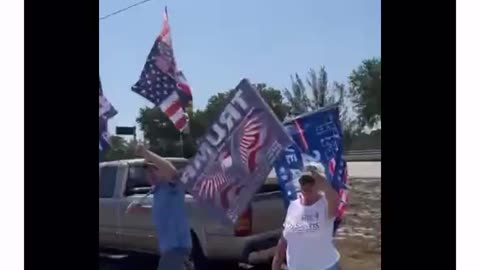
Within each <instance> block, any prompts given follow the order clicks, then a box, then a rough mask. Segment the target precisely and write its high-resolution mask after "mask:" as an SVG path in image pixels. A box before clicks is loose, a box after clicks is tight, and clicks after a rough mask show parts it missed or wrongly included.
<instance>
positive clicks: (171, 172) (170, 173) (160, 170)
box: [137, 145, 177, 180]
mask: <svg viewBox="0 0 480 270" xmlns="http://www.w3.org/2000/svg"><path fill="white" fill-rule="evenodd" d="M137 153H138V154H139V155H141V156H142V157H143V158H145V161H146V162H151V163H153V164H154V165H155V167H157V170H155V174H156V175H157V176H158V177H160V178H162V179H165V178H166V179H168V180H173V178H174V176H175V175H176V174H177V169H176V168H175V166H173V164H172V163H171V162H170V161H168V160H166V159H165V158H163V157H161V156H159V155H157V154H155V153H153V152H151V151H149V150H147V148H146V147H145V146H143V145H139V146H137Z"/></svg>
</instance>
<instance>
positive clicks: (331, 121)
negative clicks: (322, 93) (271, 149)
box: [275, 106, 348, 218]
mask: <svg viewBox="0 0 480 270" xmlns="http://www.w3.org/2000/svg"><path fill="white" fill-rule="evenodd" d="M284 126H285V128H286V129H287V131H288V133H289V134H290V136H292V138H293V140H294V141H295V145H294V146H295V148H296V149H298V151H296V152H290V153H289V152H288V151H284V153H283V155H282V156H281V158H279V159H278V160H277V162H276V166H275V167H276V172H277V176H278V174H279V173H280V172H281V171H282V172H283V175H282V176H283V177H285V178H286V181H279V183H280V186H282V187H283V190H284V192H289V194H286V193H284V197H285V199H286V200H291V199H292V196H291V193H293V192H298V185H296V184H290V185H288V186H287V183H288V182H289V181H292V182H294V181H295V178H294V177H287V176H289V174H288V173H287V171H298V170H301V169H302V168H300V169H299V165H298V164H297V163H298V162H291V161H292V160H297V159H302V160H303V162H304V163H305V162H309V161H313V162H320V163H321V164H322V166H323V167H324V168H325V174H326V176H327V180H328V181H329V183H330V184H331V186H332V187H333V188H334V189H335V190H336V191H337V192H338V194H339V196H340V199H341V201H340V204H339V207H338V211H337V218H341V217H342V216H343V214H344V212H345V208H346V205H347V200H348V191H347V185H348V183H347V181H348V173H347V162H346V161H345V160H344V159H343V157H342V153H343V143H342V127H341V124H340V117H339V110H338V106H331V107H326V108H323V109H321V110H318V111H315V112H310V113H306V114H303V115H300V116H297V117H292V119H289V120H287V121H286V122H285V123H284ZM287 150H288V149H287ZM292 155H293V157H292ZM290 175H291V174H290ZM296 175H297V176H298V174H296ZM296 180H297V181H298V177H297V179H296ZM293 198H294V199H296V198H297V197H296V196H293Z"/></svg>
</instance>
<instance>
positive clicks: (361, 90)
mask: <svg viewBox="0 0 480 270" xmlns="http://www.w3.org/2000/svg"><path fill="white" fill-rule="evenodd" d="M381 71H382V62H381V59H378V58H371V59H367V60H364V61H363V62H362V64H361V65H360V66H359V67H358V68H357V69H355V70H353V71H352V74H351V75H350V76H349V82H350V91H349V92H350V96H351V99H352V102H353V109H354V111H355V112H356V113H357V114H358V121H359V124H360V126H361V127H365V126H368V127H373V126H374V125H375V124H376V123H377V122H379V121H381V115H382V111H381V104H382V102H381V92H382V91H381V90H382V83H381Z"/></svg>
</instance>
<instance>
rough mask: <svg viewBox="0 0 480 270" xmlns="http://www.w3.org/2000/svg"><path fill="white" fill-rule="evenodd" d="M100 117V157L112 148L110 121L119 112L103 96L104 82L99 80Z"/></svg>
mask: <svg viewBox="0 0 480 270" xmlns="http://www.w3.org/2000/svg"><path fill="white" fill-rule="evenodd" d="M98 109H99V116H98V130H99V149H98V151H99V157H100V160H101V157H102V155H103V153H104V152H105V151H106V150H108V149H109V148H110V134H109V133H108V120H109V119H110V118H112V117H114V116H115V115H116V114H117V113H118V112H117V110H116V109H115V108H114V107H113V106H112V104H111V103H110V102H109V101H108V100H107V98H106V97H105V96H104V95H103V89H102V82H101V81H100V79H99V104H98Z"/></svg>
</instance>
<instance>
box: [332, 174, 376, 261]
mask: <svg viewBox="0 0 480 270" xmlns="http://www.w3.org/2000/svg"><path fill="white" fill-rule="evenodd" d="M350 184H351V192H350V193H349V205H348V208H347V211H346V212H345V221H344V224H343V225H342V226H341V227H340V228H339V230H338V232H337V237H336V245H337V247H338V249H339V252H340V254H341V256H342V259H341V267H342V269H343V270H377V269H381V258H380V254H381V235H382V232H381V221H380V220H381V210H380V205H381V203H380V198H381V180H380V179H378V178H377V179H351V180H350Z"/></svg>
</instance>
